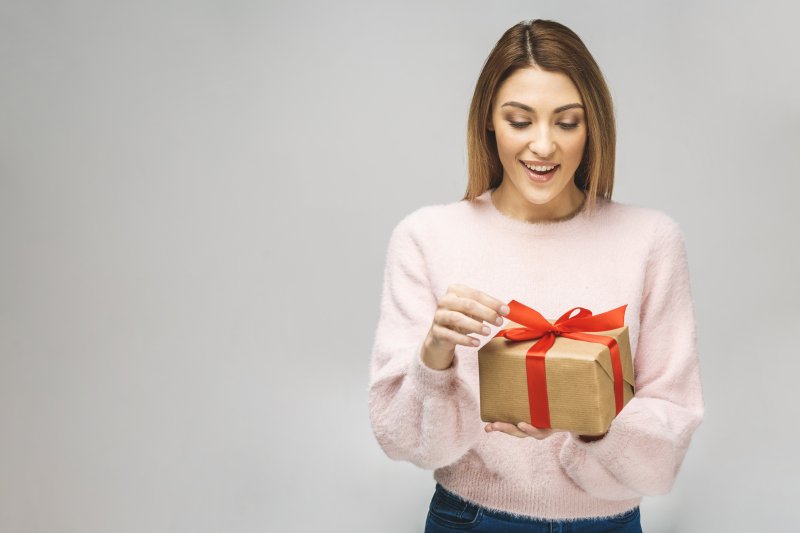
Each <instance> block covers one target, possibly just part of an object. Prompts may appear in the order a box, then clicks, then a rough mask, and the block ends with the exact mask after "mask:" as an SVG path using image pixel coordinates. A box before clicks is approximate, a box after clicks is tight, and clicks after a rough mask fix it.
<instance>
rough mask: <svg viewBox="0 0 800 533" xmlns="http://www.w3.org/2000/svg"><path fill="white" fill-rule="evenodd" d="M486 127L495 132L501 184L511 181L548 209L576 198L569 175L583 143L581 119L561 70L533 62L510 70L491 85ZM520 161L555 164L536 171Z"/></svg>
mask: <svg viewBox="0 0 800 533" xmlns="http://www.w3.org/2000/svg"><path fill="white" fill-rule="evenodd" d="M487 127H488V128H489V129H490V130H493V131H494V132H495V138H496V139H497V151H498V153H499V155H500V161H501V163H502V164H503V183H502V185H501V187H506V188H511V187H509V186H513V189H516V191H517V192H518V193H519V194H521V195H522V196H523V197H524V198H526V199H527V200H528V201H529V202H530V203H533V204H538V205H544V204H548V207H551V208H554V209H558V207H559V204H561V203H569V202H571V201H574V198H575V197H576V194H577V195H580V196H579V197H580V198H582V195H581V194H580V191H579V190H578V188H577V186H576V185H575V182H574V181H573V177H574V175H575V171H576V170H577V168H578V165H580V162H581V157H582V156H583V148H584V145H585V144H586V131H587V130H586V121H585V116H584V108H583V101H582V100H581V97H580V93H578V89H577V88H576V87H575V85H574V84H573V83H572V80H570V79H569V77H567V76H566V75H565V74H563V73H561V72H546V71H544V70H541V69H540V68H538V67H527V68H522V69H519V70H517V71H515V72H514V73H513V74H511V76H509V77H508V78H507V79H506V80H505V81H504V82H503V84H502V85H501V86H500V89H499V90H498V91H497V94H496V95H495V99H494V101H493V102H492V114H491V118H490V120H489V123H488V124H487ZM526 163H527V164H528V165H530V166H534V165H536V166H538V167H540V169H541V167H546V168H547V169H549V168H550V167H552V166H553V165H556V167H555V169H554V170H551V171H550V172H549V173H548V172H537V171H535V170H529V169H528V168H526ZM505 193H506V194H508V193H509V190H506V191H505ZM551 202H553V203H552V204H551Z"/></svg>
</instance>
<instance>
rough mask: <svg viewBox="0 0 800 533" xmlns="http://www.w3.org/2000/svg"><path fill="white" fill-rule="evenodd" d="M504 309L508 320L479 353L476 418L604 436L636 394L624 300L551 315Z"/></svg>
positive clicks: (516, 306) (513, 304) (519, 308)
mask: <svg viewBox="0 0 800 533" xmlns="http://www.w3.org/2000/svg"><path fill="white" fill-rule="evenodd" d="M508 306H509V307H510V308H511V312H510V313H509V314H508V315H506V318H508V319H509V320H510V322H508V323H507V324H506V325H505V326H504V327H503V329H501V330H500V331H498V332H497V333H496V334H495V336H494V337H493V338H492V339H491V340H490V341H489V342H488V343H486V344H485V345H484V346H483V347H482V348H481V349H480V350H479V351H478V372H479V380H480V408H481V420H483V421H484V422H509V423H512V424H515V425H516V424H517V423H519V422H523V421H524V422H527V423H529V424H531V425H533V426H535V427H538V428H552V429H557V430H565V431H571V432H574V433H577V434H580V435H602V434H604V433H605V432H606V431H607V430H608V428H609V426H610V425H611V422H612V420H613V419H614V417H616V415H617V414H619V412H620V411H621V410H622V408H623V407H624V406H625V404H627V403H628V401H630V399H631V398H632V397H633V395H634V392H635V388H634V375H633V362H632V360H631V347H630V340H629V338H628V327H627V326H626V325H625V324H624V317H625V308H626V307H627V305H623V306H621V307H618V308H616V309H612V310H611V311H607V312H605V313H601V314H598V315H593V314H592V312H591V311H590V310H588V309H585V308H583V307H576V308H573V309H571V310H569V311H567V312H566V313H564V314H563V315H562V316H561V317H560V318H558V319H556V320H548V319H545V318H544V317H543V316H542V315H541V314H540V313H539V312H537V311H536V310H534V309H531V308H530V307H528V306H526V305H524V304H521V303H520V302H517V301H516V300H512V301H511V302H509V303H508ZM576 310H578V311H579V312H578V314H577V315H575V316H571V315H572V313H574V312H575V311H576Z"/></svg>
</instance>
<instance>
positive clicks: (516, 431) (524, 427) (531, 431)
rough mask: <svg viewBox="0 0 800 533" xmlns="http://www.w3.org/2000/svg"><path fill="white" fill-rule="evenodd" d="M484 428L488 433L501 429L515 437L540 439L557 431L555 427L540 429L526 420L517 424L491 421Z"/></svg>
mask: <svg viewBox="0 0 800 533" xmlns="http://www.w3.org/2000/svg"><path fill="white" fill-rule="evenodd" d="M483 429H484V431H486V433H491V432H492V431H500V432H503V433H507V434H509V435H513V436H514V437H520V438H525V437H533V438H534V439H538V440H542V439H546V438H547V437H549V436H550V435H552V434H554V433H556V432H557V430H555V429H539V428H537V427H533V426H532V425H530V424H526V423H525V422H520V423H519V424H517V425H516V426H515V425H514V424H509V423H508V422H490V423H488V424H486V426H485V427H484V428H483Z"/></svg>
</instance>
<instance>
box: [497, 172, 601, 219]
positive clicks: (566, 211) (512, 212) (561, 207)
mask: <svg viewBox="0 0 800 533" xmlns="http://www.w3.org/2000/svg"><path fill="white" fill-rule="evenodd" d="M503 186H504V183H501V184H500V186H499V187H497V189H496V190H494V191H492V193H491V195H490V198H491V201H492V203H494V205H495V207H496V208H497V210H498V211H500V212H501V213H503V214H505V215H506V216H509V217H511V218H516V219H518V220H523V221H525V222H534V223H535V222H557V221H559V220H568V219H570V218H572V217H574V216H575V215H577V214H578V213H579V212H580V211H581V209H582V208H583V206H584V204H585V202H586V193H585V192H584V191H582V190H581V189H579V188H578V187H577V186H576V185H575V183H574V182H572V183H571V184H570V185H568V186H567V188H565V190H564V191H562V193H561V194H560V195H559V197H556V198H554V199H553V200H551V201H550V202H548V203H546V204H534V203H531V202H529V201H528V200H527V199H526V198H525V197H524V196H522V195H521V194H519V193H518V192H516V191H509V190H506V189H507V188H504V187H503ZM562 197H563V198H562Z"/></svg>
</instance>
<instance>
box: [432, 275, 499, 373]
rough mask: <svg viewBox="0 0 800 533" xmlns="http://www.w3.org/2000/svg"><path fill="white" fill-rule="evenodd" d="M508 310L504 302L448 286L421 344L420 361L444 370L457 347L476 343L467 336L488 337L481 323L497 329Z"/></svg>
mask: <svg viewBox="0 0 800 533" xmlns="http://www.w3.org/2000/svg"><path fill="white" fill-rule="evenodd" d="M509 311H510V310H509V308H508V306H507V305H506V304H505V303H503V302H502V301H500V300H498V299H497V298H492V297H491V296H489V295H488V294H486V293H483V292H481V291H479V290H477V289H473V288H472V287H468V286H466V285H461V284H456V285H450V286H449V287H448V288H447V293H446V294H445V295H444V296H442V297H441V298H440V299H439V301H438V303H437V308H436V312H435V313H434V315H433V324H432V325H431V329H430V331H428V336H427V337H426V338H425V342H423V344H422V353H421V357H422V362H423V363H425V365H426V366H429V367H430V368H433V369H435V370H443V369H445V368H448V367H449V366H450V365H452V363H453V359H454V358H455V349H456V345H457V344H461V345H463V346H470V347H472V348H474V347H475V346H478V345H479V344H480V340H479V339H476V338H475V337H470V336H469V335H468V333H477V334H478V335H488V334H489V333H490V332H491V330H490V329H489V327H488V326H484V325H483V322H488V323H490V324H496V325H498V326H501V325H502V324H503V315H507V314H508V313H509Z"/></svg>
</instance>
